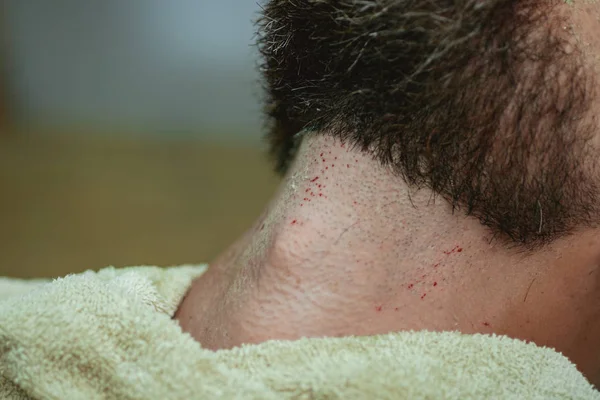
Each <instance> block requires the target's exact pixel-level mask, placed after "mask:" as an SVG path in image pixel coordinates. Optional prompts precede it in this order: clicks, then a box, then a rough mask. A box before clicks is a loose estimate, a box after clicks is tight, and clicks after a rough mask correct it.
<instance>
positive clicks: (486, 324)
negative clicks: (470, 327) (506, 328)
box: [483, 322, 491, 327]
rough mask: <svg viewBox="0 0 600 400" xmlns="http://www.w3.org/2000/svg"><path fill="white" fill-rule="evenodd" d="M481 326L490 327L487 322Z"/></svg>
mask: <svg viewBox="0 0 600 400" xmlns="http://www.w3.org/2000/svg"><path fill="white" fill-rule="evenodd" d="M483 326H487V327H490V326H491V325H490V323H489V322H484V323H483Z"/></svg>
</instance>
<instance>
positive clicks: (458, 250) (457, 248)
mask: <svg viewBox="0 0 600 400" xmlns="http://www.w3.org/2000/svg"><path fill="white" fill-rule="evenodd" d="M462 250H463V249H462V247H460V246H454V248H453V249H452V250H448V251H444V254H445V255H447V256H448V255H450V254H452V253H455V252H456V253H460V252H461V251H462Z"/></svg>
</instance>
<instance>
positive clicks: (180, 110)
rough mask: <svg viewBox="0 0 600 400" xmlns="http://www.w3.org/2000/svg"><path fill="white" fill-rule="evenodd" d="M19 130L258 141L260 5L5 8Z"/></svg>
mask: <svg viewBox="0 0 600 400" xmlns="http://www.w3.org/2000/svg"><path fill="white" fill-rule="evenodd" d="M4 3H5V4H4V7H5V16H4V19H5V23H6V24H7V26H6V35H7V38H6V39H7V42H8V51H9V60H10V63H9V68H8V78H9V82H10V85H11V87H10V88H9V89H10V92H11V93H12V94H13V96H14V99H13V100H14V104H12V105H11V106H12V107H13V108H14V111H15V113H16V114H15V115H16V118H17V119H18V121H21V122H23V121H26V122H31V121H33V122H35V123H36V124H38V125H40V124H41V125H46V124H70V123H75V124H81V123H84V124H88V125H91V124H94V125H95V126H96V127H99V126H102V127H109V128H114V127H118V128H131V129H133V130H136V131H142V130H143V131H145V132H146V133H168V134H170V135H174V134H177V133H179V134H190V133H193V134H199V135H201V136H203V137H211V136H212V137H219V138H223V136H226V137H227V138H233V139H236V140H239V139H240V138H242V139H244V140H245V141H250V142H252V141H257V140H259V138H260V137H259V132H260V122H261V121H260V112H259V108H260V105H259V94H260V90H259V85H258V83H257V80H258V74H257V72H256V70H257V68H256V60H257V57H256V54H255V53H256V52H255V51H254V48H253V46H251V45H252V42H253V33H254V27H253V23H252V21H253V20H254V19H255V18H256V16H257V14H256V13H257V11H258V10H259V6H258V3H257V2H256V1H254V0H250V1H249V0H169V1H164V0H130V1H123V0H95V1H94V0H90V1H80V0H53V1H37V0H4Z"/></svg>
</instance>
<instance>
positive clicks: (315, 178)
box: [310, 176, 319, 182]
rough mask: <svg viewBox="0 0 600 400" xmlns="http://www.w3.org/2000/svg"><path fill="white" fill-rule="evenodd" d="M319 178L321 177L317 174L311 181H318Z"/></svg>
mask: <svg viewBox="0 0 600 400" xmlns="http://www.w3.org/2000/svg"><path fill="white" fill-rule="evenodd" d="M317 179H319V177H318V176H315V177H314V178H312V179H311V180H310V181H311V182H316V181H317Z"/></svg>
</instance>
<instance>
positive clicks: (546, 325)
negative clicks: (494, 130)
mask: <svg viewBox="0 0 600 400" xmlns="http://www.w3.org/2000/svg"><path fill="white" fill-rule="evenodd" d="M561 12H564V13H565V15H567V19H566V20H565V21H568V22H569V24H568V26H567V25H565V26H564V27H563V28H564V31H565V32H567V31H568V34H569V35H572V37H573V39H574V40H575V43H576V44H577V48H578V49H580V50H581V54H583V55H584V57H585V63H586V64H585V65H586V66H588V67H589V71H596V73H598V69H597V68H598V65H600V63H598V56H600V42H599V39H598V37H600V34H598V33H600V6H599V5H598V4H596V3H583V2H582V3H581V4H575V5H572V6H567V5H564V6H561ZM565 51H566V52H568V51H569V49H566V50H565ZM570 51H572V49H571V50H570ZM567 82H568V81H567ZM586 82H588V81H586ZM589 82H591V80H590V81H589ZM592 89H593V88H592ZM592 89H590V90H592ZM594 90H595V89H594ZM456 93H458V92H449V95H455V94H456ZM424 99H427V97H425V98H424ZM585 99H586V100H588V99H593V100H594V101H593V102H592V103H586V111H588V109H589V110H592V111H594V110H596V111H595V112H592V114H586V118H587V119H586V120H585V121H584V123H585V124H586V126H587V127H589V128H590V129H591V130H585V132H586V133H590V132H594V135H592V136H591V137H589V138H587V137H586V140H584V141H582V146H581V147H563V150H564V149H567V150H569V151H573V152H574V153H575V154H578V155H581V156H582V159H585V161H586V163H583V162H581V163H579V164H576V165H574V164H571V163H570V162H569V161H570V160H571V159H569V158H567V157H564V158H561V156H560V152H559V151H557V150H560V148H558V149H557V148H556V147H549V146H552V143H555V142H552V141H549V142H548V143H546V142H543V143H544V145H543V146H541V147H542V148H543V149H544V151H547V150H549V151H550V153H551V154H553V155H554V154H555V153H553V151H556V156H557V158H556V159H560V160H561V161H564V162H565V164H564V166H569V167H573V169H571V171H575V172H574V173H573V174H572V175H571V177H572V176H579V173H580V172H581V174H582V176H585V179H589V181H590V182H592V183H594V182H599V181H600V176H596V175H597V174H598V172H597V171H596V169H595V163H594V162H593V160H591V159H590V160H588V159H587V158H585V157H588V155H589V154H590V152H591V149H595V148H596V146H597V143H598V140H600V129H597V128H598V126H596V125H594V124H595V123H596V122H597V121H595V120H594V118H592V116H593V115H595V114H597V113H598V111H597V110H600V104H598V102H597V100H596V97H593V96H590V97H587V96H586V97H585ZM442 110H444V108H443V107H441V106H440V108H439V111H440V112H441V111H442ZM435 111H436V110H433V112H434V114H435ZM502 121H503V120H500V121H499V122H502ZM284 122H285V121H284ZM338 122H339V121H338ZM421 122H426V121H421ZM460 122H461V123H463V121H460ZM476 122H480V121H476ZM588 123H589V124H588ZM284 125H285V124H284ZM334 125H335V124H334ZM334 125H329V126H327V125H326V126H324V127H323V129H318V130H317V131H315V132H313V133H307V134H305V135H304V136H303V137H302V138H301V143H300V144H299V146H298V148H297V150H296V154H295V157H294V159H293V162H291V164H290V165H289V168H287V171H286V174H285V177H284V179H283V182H282V184H281V187H280V189H279V191H278V192H277V193H276V194H275V196H274V197H273V199H272V200H271V202H270V204H269V205H268V206H267V207H266V209H265V211H264V213H263V215H262V216H261V217H260V218H259V219H258V220H257V221H256V223H255V224H254V226H253V227H252V228H251V229H250V230H249V231H248V232H247V233H246V234H245V235H243V237H241V238H240V239H239V240H238V241H237V242H236V243H234V244H233V245H232V246H231V247H230V248H228V249H227V250H226V251H225V252H224V253H223V254H222V255H221V256H219V257H218V258H217V259H216V260H215V261H214V262H213V263H211V265H210V268H209V270H208V271H207V272H206V274H205V275H203V276H202V277H201V278H199V279H198V280H196V281H195V282H194V283H193V285H192V288H191V289H190V291H189V293H188V294H187V296H186V297H185V299H184V300H183V302H182V304H181V305H180V308H179V310H178V311H177V313H176V315H175V318H176V319H177V320H178V321H179V323H180V325H181V326H182V328H183V330H184V331H187V332H189V333H190V334H191V335H192V336H193V337H194V338H195V339H196V340H198V341H199V342H200V343H201V344H202V346H203V347H205V348H209V349H215V350H216V349H220V348H231V347H234V346H238V345H241V344H243V343H260V342H263V341H266V340H270V339H288V340H293V339H298V338H301V337H323V336H347V335H373V334H380V333H388V332H393V331H403V330H435V331H443V330H458V331H460V332H463V333H468V334H469V333H496V334H503V335H507V336H510V337H513V338H519V339H523V340H528V341H533V342H535V343H536V344H538V345H542V346H549V347H552V348H555V349H556V350H558V351H560V352H562V353H563V354H564V355H565V356H567V357H568V358H569V359H570V360H571V361H573V362H574V363H575V364H576V365H577V367H578V368H579V369H580V370H581V371H582V372H583V373H584V374H585V375H586V377H588V379H590V381H592V382H593V383H595V384H600V339H599V338H600V233H599V231H598V228H596V227H595V226H593V225H592V224H590V225H586V224H577V225H576V226H570V227H569V228H570V229H568V232H566V233H565V234H562V235H555V236H552V240H547V241H545V242H544V244H543V246H537V247H535V248H530V247H527V246H521V245H519V241H518V240H515V241H514V242H512V244H511V242H510V240H508V239H506V238H502V237H500V235H499V234H498V232H499V229H495V228H494V226H493V224H487V225H486V224H483V223H482V220H481V218H480V215H478V214H477V213H474V214H472V215H465V212H463V211H464V210H463V209H461V208H460V206H461V204H454V203H453V201H452V198H451V197H450V198H448V197H447V196H446V194H447V192H445V191H444V190H439V191H435V190H432V189H431V186H435V185H431V184H429V185H427V184H423V185H414V184H411V183H410V182H409V183H407V180H406V179H402V176H403V175H402V173H401V172H400V173H399V171H398V169H397V168H395V167H396V166H395V165H394V164H393V163H382V160H381V157H380V154H377V153H376V151H374V150H373V148H374V147H373V143H371V145H370V146H366V147H365V146H363V143H360V142H357V141H356V140H353V136H352V135H351V134H347V135H344V134H340V130H342V131H343V128H344V124H341V125H340V124H339V123H338V125H336V126H337V127H334ZM498 126H502V123H499V124H498ZM549 126H552V127H555V126H556V127H558V125H555V124H554V123H552V121H551V123H550V124H549ZM560 127H561V129H562V128H565V127H566V125H564V124H560ZM328 128H329V129H328ZM592 128H595V129H592ZM498 130H500V128H498ZM509 132H511V131H509ZM581 132H583V131H581ZM560 134H561V135H562V132H561V133H560ZM565 134H566V133H565ZM492 137H493V138H494V140H495V141H501V139H503V138H505V137H506V136H503V134H502V133H501V134H498V135H496V136H492ZM532 137H537V138H539V136H532ZM560 138H565V136H560ZM459 139H460V138H457V139H456V140H457V142H456V143H457V144H458V145H462V144H464V143H466V142H464V143H462V142H460V140H459ZM587 139H589V140H587ZM540 140H542V141H543V137H542V138H541V139H540ZM582 140H583V139H582ZM281 141H284V140H283V139H281ZM570 142H572V141H564V143H570ZM415 143H416V144H415V146H417V145H418V143H422V142H415ZM461 143H462V144H461ZM480 143H483V142H480ZM508 143H511V144H513V145H514V144H516V143H519V142H514V141H510V140H509V141H508ZM556 143H563V142H562V141H560V140H557V141H556ZM564 143H563V144H564ZM494 144H497V142H493V143H492V145H494ZM431 146H433V149H434V153H433V157H434V158H435V156H436V153H435V144H431ZM421 147H426V146H424V144H421ZM492 147H494V146H492ZM408 148H411V147H410V146H409V147H408ZM461 148H462V147H461ZM501 150H502V149H500V150H496V149H491V150H490V151H489V152H488V154H491V155H492V156H494V157H495V159H496V160H498V159H503V157H502V156H503V155H504V153H502V152H501ZM535 150H536V146H535V144H534V146H533V147H532V148H527V149H523V148H522V147H518V148H513V147H510V146H509V148H508V150H506V149H504V150H502V151H505V152H506V151H508V153H515V152H516V153H519V152H520V151H523V152H526V153H527V155H529V153H532V152H533V153H534V154H537V153H535ZM538 150H539V149H538ZM565 151H566V150H565ZM439 154H442V155H443V154H444V153H443V152H441V150H440V152H439V153H438V155H439ZM539 154H542V152H541V150H540V152H539ZM571 155H573V154H571ZM440 157H441V156H440ZM596 157H597V156H596ZM522 159H523V160H527V162H532V160H535V161H540V160H543V158H541V157H534V158H525V157H523V158H522ZM447 160H448V162H450V163H452V162H455V161H457V160H455V159H453V158H452V157H450V158H448V159H447ZM551 161H552V160H551ZM588 161H589V162H588ZM433 162H435V160H434V161H433ZM535 165H537V164H535ZM535 165H534V167H533V169H534V170H535V169H536V168H535ZM489 171H491V172H494V173H496V175H498V174H499V172H501V171H498V170H489ZM528 171H529V170H528ZM454 172H456V171H454ZM512 172H514V171H511V170H510V169H507V170H506V171H505V174H506V176H507V177H508V178H510V177H511V174H512ZM517 172H518V171H517ZM521 172H522V171H521ZM534 172H535V171H534ZM594 174H596V175H594ZM450 176H452V174H450ZM500 176H501V175H500ZM531 176H534V177H535V176H536V175H535V174H534V173H532V175H531ZM492 177H494V175H492ZM436 179H437V178H436ZM409 181H410V180H409ZM429 183H431V180H430V181H429ZM546 183H548V184H549V186H552V183H553V182H551V181H548V182H546ZM567 183H568V182H567ZM438 186H439V187H440V188H443V187H444V184H440V185H438ZM592 186H593V185H592ZM592 186H590V187H592ZM490 187H493V185H492V186H490ZM544 187H548V185H546V186H544ZM582 187H586V186H580V185H578V184H573V185H571V188H573V189H577V188H579V189H581V188H582ZM528 193H529V192H528ZM528 193H526V194H528ZM547 198H548V199H549V198H550V196H548V197H547ZM573 198H575V197H573ZM523 199H524V200H527V196H524V198H523ZM540 202H541V203H543V202H544V199H543V198H542V199H541V200H540ZM498 204H504V203H502V202H501V201H500V202H499V203H498ZM507 204H508V203H507ZM534 204H535V203H534ZM548 204H550V202H549V203H548ZM484 205H485V204H484ZM543 205H544V207H540V208H541V210H542V212H541V213H540V210H535V212H532V215H534V217H531V224H530V225H531V226H534V227H536V229H533V232H535V231H536V230H537V226H540V228H539V229H540V231H542V230H543V229H544V228H545V226H546V225H545V224H546V222H544V213H543V210H544V209H547V207H546V203H543ZM463 206H464V204H463ZM463 208H464V207H463ZM567 208H568V207H567ZM507 209H508V208H507ZM565 209H566V208H565ZM556 211H560V209H557V210H556ZM515 215H519V214H515ZM573 215H578V213H577V212H574V213H573ZM552 217H553V216H552V212H551V211H548V215H547V218H548V219H549V220H550V222H548V224H549V226H550V227H552V226H553V225H552V223H551V221H553V219H552ZM496 219H497V220H498V218H496ZM554 220H555V221H559V220H560V218H558V219H554ZM569 221H571V220H569ZM517 222H518V221H517ZM490 225H492V226H491V227H490ZM565 226H567V225H561V224H559V223H557V224H555V225H554V227H556V228H557V229H558V230H560V229H559V228H562V227H565ZM509 227H512V228H511V229H512V232H513V233H515V238H517V239H521V238H522V237H525V234H523V235H521V233H523V232H525V233H527V232H529V231H528V230H527V229H529V228H527V226H525V228H523V229H524V230H520V229H521V226H520V225H518V223H515V224H514V225H509ZM551 233H556V232H549V235H550V234H551ZM567 233H568V234H567ZM509 239H510V238H509ZM513 239H514V238H513Z"/></svg>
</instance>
